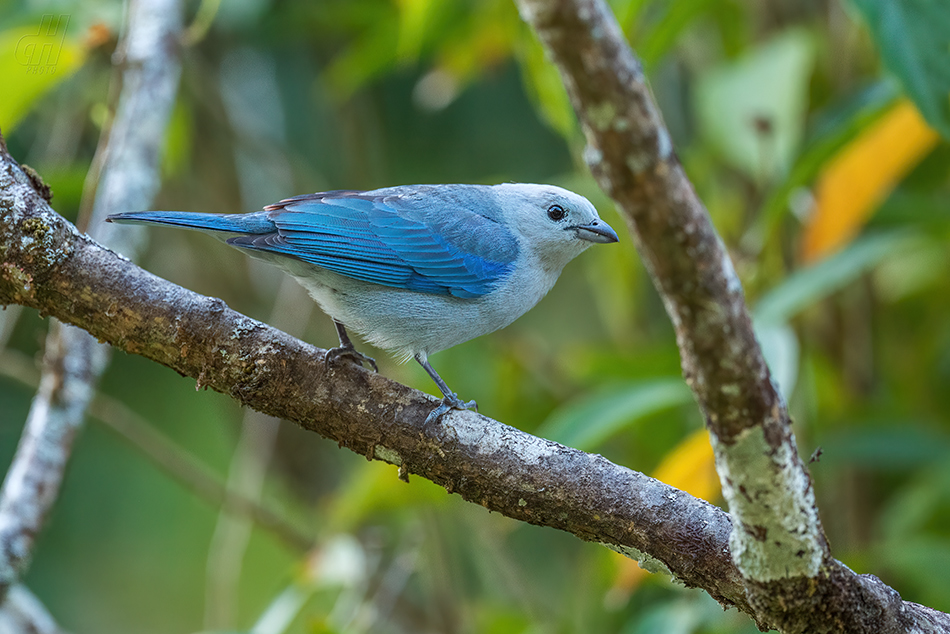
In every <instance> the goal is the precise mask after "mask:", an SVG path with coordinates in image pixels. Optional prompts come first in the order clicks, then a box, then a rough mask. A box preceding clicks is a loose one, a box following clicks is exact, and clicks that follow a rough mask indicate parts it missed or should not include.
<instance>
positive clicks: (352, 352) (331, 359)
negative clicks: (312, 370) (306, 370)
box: [323, 345, 379, 372]
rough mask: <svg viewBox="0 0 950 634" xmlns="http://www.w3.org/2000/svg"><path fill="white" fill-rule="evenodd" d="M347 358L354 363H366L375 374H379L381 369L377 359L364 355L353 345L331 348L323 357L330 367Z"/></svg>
mask: <svg viewBox="0 0 950 634" xmlns="http://www.w3.org/2000/svg"><path fill="white" fill-rule="evenodd" d="M341 358H346V359H349V360H350V361H353V362H354V363H357V364H359V365H363V364H365V363H368V364H370V365H371V366H373V371H374V372H379V367H378V366H377V365H376V359H374V358H373V357H370V356H368V355H365V354H363V353H362V352H360V351H359V350H357V349H356V348H354V347H353V346H352V345H350V346H347V345H343V346H339V347H336V348H330V349H329V350H327V354H326V356H325V357H323V362H324V363H325V364H326V365H327V367H329V366H330V365H331V364H333V363H336V361H337V359H341Z"/></svg>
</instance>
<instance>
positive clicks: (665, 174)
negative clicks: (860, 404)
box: [517, 0, 950, 632]
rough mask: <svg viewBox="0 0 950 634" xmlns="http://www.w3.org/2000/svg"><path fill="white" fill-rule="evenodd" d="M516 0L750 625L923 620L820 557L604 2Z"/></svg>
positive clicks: (806, 504)
mask: <svg viewBox="0 0 950 634" xmlns="http://www.w3.org/2000/svg"><path fill="white" fill-rule="evenodd" d="M517 4H518V6H519V8H520V11H521V14H522V17H523V19H524V20H525V21H526V22H528V23H529V24H530V25H531V26H532V27H533V29H534V30H535V32H536V33H537V35H538V36H539V38H540V39H541V41H542V43H543V45H544V47H545V49H546V50H547V52H548V54H549V55H550V56H551V58H552V59H553V61H554V63H555V64H556V65H557V66H558V68H559V70H560V72H561V78H562V79H563V81H564V84H565V86H566V88H567V91H568V94H569V95H570V98H571V101H572V103H573V105H574V109H575V111H576V112H577V115H578V118H579V119H580V121H581V124H582V127H583V129H584V134H585V136H586V139H587V143H588V147H587V150H586V152H585V158H586V159H587V162H588V165H589V166H590V168H591V171H592V172H593V174H594V176H595V177H596V178H597V180H598V182H599V184H600V186H601V187H602V188H603V189H604V191H605V192H607V194H608V195H609V196H610V197H611V198H613V200H614V201H615V202H616V203H617V205H618V207H619V208H620V210H621V211H622V212H623V214H624V216H625V218H626V220H627V224H628V226H629V227H630V230H631V233H632V234H633V235H634V238H635V240H636V244H637V250H638V252H639V253H640V255H641V256H642V257H643V259H644V262H645V264H646V267H647V269H648V271H649V272H650V275H651V276H652V278H653V282H654V284H655V286H656V287H657V289H658V291H659V292H660V295H661V297H662V298H663V302H664V305H665V306H666V310H667V313H668V314H669V316H670V319H671V320H672V322H673V325H674V328H675V329H676V341H677V345H678V346H679V349H680V355H681V359H682V368H683V375H684V377H685V378H686V382H687V383H688V384H689V386H690V388H691V389H692V390H693V393H694V394H695V395H696V399H697V401H698V402H699V405H700V408H701V409H702V411H703V414H704V416H705V419H706V426H707V428H708V429H709V431H710V437H711V440H712V444H713V448H714V450H715V454H716V466H717V470H718V472H719V475H720V480H721V482H722V489H723V496H724V497H725V498H726V501H727V502H728V504H729V510H730V512H731V514H732V517H733V521H734V526H733V530H732V535H731V537H730V546H731V551H732V558H733V560H734V561H735V564H736V566H737V567H738V569H739V571H740V573H741V575H742V577H743V581H744V584H745V589H746V595H747V597H748V600H749V602H750V603H751V605H752V606H753V608H754V612H755V615H756V617H757V620H758V621H759V623H760V624H763V625H768V626H770V627H776V628H778V629H781V630H783V631H787V632H805V631H808V632H827V631H849V632H900V631H908V630H906V628H908V627H912V626H930V625H931V621H930V619H929V617H930V616H932V615H931V613H930V612H927V613H926V614H924V613H923V612H916V613H915V614H914V616H912V613H914V610H916V609H917V608H919V607H920V606H916V604H907V603H902V602H901V601H900V597H899V596H897V593H896V592H894V591H893V590H891V589H890V588H887V586H884V584H882V583H880V581H879V580H877V579H876V578H871V577H861V576H858V575H855V574H854V573H853V572H852V571H850V570H848V569H847V568H846V567H844V566H843V565H842V564H840V563H839V562H837V561H835V560H834V559H833V558H832V557H831V553H830V549H829V547H828V543H827V540H826V538H825V535H824V531H823V529H822V527H821V522H820V520H819V518H818V509H817V507H816V505H815V498H814V493H813V490H812V485H811V478H810V477H809V475H808V472H807V470H806V469H805V466H804V465H803V463H802V461H801V460H800V458H799V456H798V450H797V447H796V445H795V438H794V436H793V434H792V431H791V424H790V420H789V416H788V411H787V408H786V406H785V403H784V401H783V399H782V396H781V395H780V394H779V392H778V389H777V388H776V386H775V384H774V382H773V381H772V379H771V376H770V374H769V369H768V366H767V365H766V363H765V360H764V357H763V356H762V352H761V350H760V348H759V345H758V342H757V341H756V338H755V334H754V332H753V329H752V322H751V319H750V318H749V314H748V310H747V308H746V305H745V300H744V297H743V292H742V285H741V283H740V282H739V279H738V277H737V276H736V273H735V270H734V269H733V266H732V262H731V260H730V259H729V256H728V253H727V252H726V250H725V248H724V246H723V244H722V241H721V240H720V239H719V236H718V235H717V233H716V231H715V228H714V227H713V226H712V222H711V221H710V219H709V215H708V213H707V212H706V209H705V207H704V206H703V204H702V202H701V201H700V200H699V198H698V197H697V196H696V192H695V191H694V190H693V187H692V184H691V183H690V182H689V179H688V178H687V176H686V174H685V172H684V171H683V168H682V166H681V165H680V163H679V159H678V158H677V157H676V154H675V153H674V151H673V145H672V141H671V140H670V135H669V133H668V131H667V130H666V127H665V125H664V123H663V119H662V116H661V114H660V112H659V109H658V108H657V106H656V104H655V102H654V101H653V97H652V95H651V93H650V89H649V87H648V86H647V83H646V79H645V77H644V74H643V69H642V67H641V65H640V63H639V60H637V59H636V57H635V56H634V54H633V52H632V51H631V50H630V48H629V47H628V46H627V43H626V40H625V39H624V37H623V33H622V32H621V30H620V28H619V26H618V25H617V22H616V20H615V19H614V17H613V15H612V13H611V12H610V9H609V7H608V6H607V5H606V3H605V2H603V0H517ZM908 606H914V610H910V609H908ZM944 616H945V615H941V619H943V617H944ZM918 617H919V620H917V618H918ZM948 622H950V621H947V620H942V623H944V626H943V627H947V625H946V624H947V623H948ZM927 631H930V630H927Z"/></svg>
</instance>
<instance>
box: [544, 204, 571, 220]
mask: <svg viewBox="0 0 950 634" xmlns="http://www.w3.org/2000/svg"><path fill="white" fill-rule="evenodd" d="M566 215H567V212H566V211H564V207H561V206H560V205H551V206H550V207H548V218H550V219H551V220H560V219H561V218H563V217H564V216H566Z"/></svg>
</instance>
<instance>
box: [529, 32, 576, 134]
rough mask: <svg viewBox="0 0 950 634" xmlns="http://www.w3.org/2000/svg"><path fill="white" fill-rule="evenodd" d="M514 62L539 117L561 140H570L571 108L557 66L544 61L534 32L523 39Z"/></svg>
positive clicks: (572, 125)
mask: <svg viewBox="0 0 950 634" xmlns="http://www.w3.org/2000/svg"><path fill="white" fill-rule="evenodd" d="M518 61H519V62H520V65H521V74H522V82H523V83H524V85H525V88H526V89H527V92H528V96H529V97H530V98H531V100H532V101H533V102H534V106H535V109H536V110H537V111H538V113H539V114H540V115H541V118H542V119H543V120H544V122H545V123H547V124H548V125H549V126H551V127H552V128H553V129H554V130H555V131H556V132H557V133H558V134H560V135H561V136H563V137H564V138H565V139H571V138H572V137H573V136H574V131H575V129H576V128H577V121H576V119H575V118H574V108H573V107H572V106H571V100H570V98H569V97H568V96H567V91H566V90H565V89H564V83H563V82H562V81H561V76H560V75H559V74H558V71H557V68H556V67H555V66H554V64H551V63H550V62H549V61H548V60H547V58H546V57H545V55H544V49H543V48H542V47H541V43H540V42H538V40H537V38H536V37H534V35H530V36H529V37H527V38H525V42H524V45H523V46H522V47H521V48H520V50H519V51H518Z"/></svg>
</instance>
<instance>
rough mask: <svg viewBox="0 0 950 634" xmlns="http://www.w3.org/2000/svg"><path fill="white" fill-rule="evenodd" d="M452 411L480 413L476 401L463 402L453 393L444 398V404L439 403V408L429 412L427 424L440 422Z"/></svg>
mask: <svg viewBox="0 0 950 634" xmlns="http://www.w3.org/2000/svg"><path fill="white" fill-rule="evenodd" d="M450 409H462V410H465V409H473V410H475V411H476V412H478V404H477V403H476V402H475V401H468V402H466V401H463V400H462V399H460V398H459V397H458V394H455V393H454V392H453V393H452V394H450V395H447V396H446V397H445V398H443V399H442V402H441V403H439V404H438V406H437V407H436V408H435V409H434V410H432V411H431V412H429V415H428V416H426V422H425V424H426V425H428V424H430V423H434V422H435V421H437V420H439V419H440V418H441V417H442V415H443V414H445V413H446V412H448V411H449V410H450Z"/></svg>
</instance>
